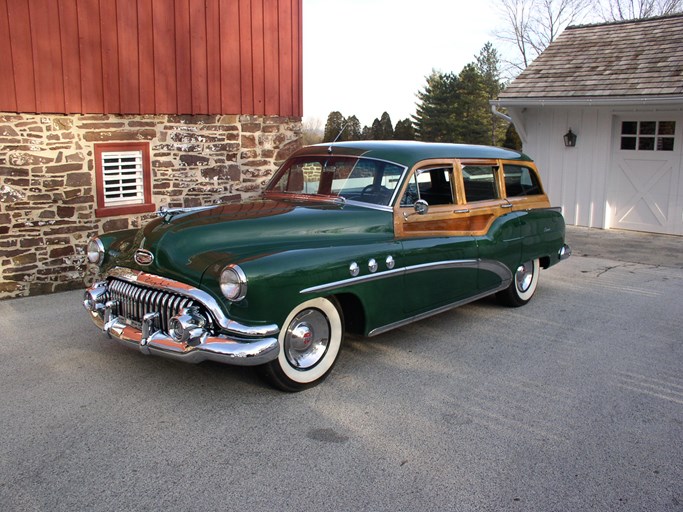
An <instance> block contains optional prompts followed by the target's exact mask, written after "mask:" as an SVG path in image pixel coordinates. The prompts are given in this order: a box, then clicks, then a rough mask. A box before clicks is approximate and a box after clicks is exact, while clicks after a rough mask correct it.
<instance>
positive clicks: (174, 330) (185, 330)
mask: <svg viewBox="0 0 683 512" xmlns="http://www.w3.org/2000/svg"><path fill="white" fill-rule="evenodd" d="M207 323H208V322H207V320H206V318H205V317H204V316H203V315H202V314H201V313H200V312H199V308H197V307H190V308H184V309H181V310H180V312H179V313H178V314H177V315H176V316H174V317H173V318H171V319H170V320H169V321H168V334H169V335H170V336H171V338H173V339H174V340H175V341H176V342H178V343H187V344H189V345H195V344H198V343H201V341H202V339H203V338H205V337H206V336H207V335H208V334H209V333H208V332H207V330H206V329H205V327H206V325H207Z"/></svg>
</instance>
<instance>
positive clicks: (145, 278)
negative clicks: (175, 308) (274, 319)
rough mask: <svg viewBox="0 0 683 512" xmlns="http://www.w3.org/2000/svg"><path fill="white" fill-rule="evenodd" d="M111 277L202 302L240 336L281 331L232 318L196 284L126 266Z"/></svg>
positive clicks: (225, 325) (221, 321) (118, 268)
mask: <svg viewBox="0 0 683 512" xmlns="http://www.w3.org/2000/svg"><path fill="white" fill-rule="evenodd" d="M107 275H109V276H111V277H116V278H117V279H121V280H123V281H127V282H129V283H140V284H143V285H145V286H149V287H150V288H157V289H161V290H168V291H172V292H174V293H177V294H179V295H183V296H185V297H189V298H191V299H194V300H196V301H197V302H200V303H201V304H202V305H203V306H204V307H205V308H206V309H207V310H208V311H209V312H210V313H211V315H212V316H213V317H214V318H215V320H216V322H217V323H218V325H219V326H220V327H221V329H224V330H225V331H228V332H231V333H233V334H236V335H238V336H246V337H255V338H258V337H264V336H274V335H276V334H277V333H279V332H280V328H279V327H278V326H277V325H275V324H269V325H244V324H241V323H240V322H236V321H235V320H231V319H230V318H228V317H227V316H225V314H224V313H223V310H222V309H221V307H220V305H219V304H218V302H217V301H216V299H214V298H213V297H212V296H211V295H209V294H208V293H206V292H205V291H203V290H200V289H199V288H195V287H194V286H190V285H187V284H185V283H181V282H179V281H175V280H173V279H168V278H166V277H161V276H157V275H154V274H148V273H146V272H142V271H139V270H133V269H130V268H125V267H115V268H113V269H111V270H110V271H109V272H108V274H107ZM170 306H171V305H169V304H162V308H164V309H170Z"/></svg>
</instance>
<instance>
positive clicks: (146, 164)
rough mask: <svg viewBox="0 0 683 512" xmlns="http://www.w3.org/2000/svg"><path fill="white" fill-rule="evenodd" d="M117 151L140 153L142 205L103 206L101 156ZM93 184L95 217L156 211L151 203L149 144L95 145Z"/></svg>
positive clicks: (120, 143)
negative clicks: (94, 189) (94, 190)
mask: <svg viewBox="0 0 683 512" xmlns="http://www.w3.org/2000/svg"><path fill="white" fill-rule="evenodd" d="M119 151H141V152H142V186H143V202H142V204H132V205H122V206H105V200H104V172H103V169H102V154H103V153H108V152H119ZM94 155H95V184H96V191H97V194H96V196H97V207H96V208H95V217H114V216H117V215H134V214H139V213H149V212H153V211H154V210H156V206H155V205H154V203H153V202H152V163H151V157H150V149H149V142H117V143H105V144H95V146H94Z"/></svg>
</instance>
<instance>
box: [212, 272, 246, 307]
mask: <svg viewBox="0 0 683 512" xmlns="http://www.w3.org/2000/svg"><path fill="white" fill-rule="evenodd" d="M218 282H219V284H220V287H221V293H222V294H223V296H224V297H225V298H226V299H228V300H229V301H231V302H239V301H241V300H242V299H244V297H246V295H247V276H246V275H245V273H244V271H243V270H242V269H241V268H240V267H239V266H238V265H234V264H232V265H228V266H227V267H225V268H224V269H223V270H222V271H221V276H220V279H219V281H218Z"/></svg>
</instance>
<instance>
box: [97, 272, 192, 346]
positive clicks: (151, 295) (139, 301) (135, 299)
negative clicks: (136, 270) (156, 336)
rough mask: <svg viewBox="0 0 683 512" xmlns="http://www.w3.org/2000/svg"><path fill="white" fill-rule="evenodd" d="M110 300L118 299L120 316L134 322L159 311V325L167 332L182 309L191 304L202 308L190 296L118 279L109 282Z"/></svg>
mask: <svg viewBox="0 0 683 512" xmlns="http://www.w3.org/2000/svg"><path fill="white" fill-rule="evenodd" d="M109 300H115V301H118V302H119V316H121V317H123V318H125V319H127V320H131V321H133V322H142V318H143V317H144V316H145V315H146V314H147V313H152V312H159V325H157V327H158V328H159V329H160V330H162V331H164V332H166V333H167V332H168V322H169V320H170V319H171V318H172V317H173V316H175V315H177V314H178V312H179V311H180V310H181V309H183V308H187V307H190V306H198V307H200V308H201V305H200V304H199V303H198V302H197V301H195V300H193V299H190V298H188V297H184V296H182V295H178V294H175V293H171V292H167V291H163V290H156V289H154V288H146V287H144V286H140V285H137V284H133V283H128V282H126V281H121V280H118V279H112V280H111V281H110V282H109ZM201 309H203V308H201Z"/></svg>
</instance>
